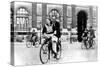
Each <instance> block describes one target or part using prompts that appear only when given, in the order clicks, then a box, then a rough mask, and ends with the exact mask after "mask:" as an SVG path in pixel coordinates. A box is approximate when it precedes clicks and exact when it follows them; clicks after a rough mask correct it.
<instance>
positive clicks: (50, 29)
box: [42, 19, 60, 58]
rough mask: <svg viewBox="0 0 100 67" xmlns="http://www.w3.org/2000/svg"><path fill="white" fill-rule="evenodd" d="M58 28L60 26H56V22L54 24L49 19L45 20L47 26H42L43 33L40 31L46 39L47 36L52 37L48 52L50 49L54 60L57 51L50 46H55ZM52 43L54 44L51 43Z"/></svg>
mask: <svg viewBox="0 0 100 67" xmlns="http://www.w3.org/2000/svg"><path fill="white" fill-rule="evenodd" d="M58 27H60V26H57V23H56V22H55V23H54V22H53V21H51V19H47V24H45V25H44V27H43V31H42V34H43V35H44V36H46V37H48V36H49V35H53V36H51V38H52V42H51V44H50V45H49V46H50V48H49V50H50V49H51V50H52V53H53V54H54V58H56V56H57V50H56V46H55V47H52V46H53V45H55V44H56V45H57V41H58V38H59V33H58V31H59V30H58V29H59V28H58ZM47 41H48V39H46V41H45V42H44V43H46V42H47ZM53 41H54V42H55V43H53Z"/></svg>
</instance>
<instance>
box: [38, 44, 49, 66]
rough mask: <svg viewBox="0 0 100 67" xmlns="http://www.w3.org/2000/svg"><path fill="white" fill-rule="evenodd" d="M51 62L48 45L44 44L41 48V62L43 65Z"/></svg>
mask: <svg viewBox="0 0 100 67" xmlns="http://www.w3.org/2000/svg"><path fill="white" fill-rule="evenodd" d="M48 60H49V49H48V44H43V45H42V46H41V48H40V61H41V63H42V64H46V63H47V62H48Z"/></svg>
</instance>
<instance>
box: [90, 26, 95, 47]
mask: <svg viewBox="0 0 100 67" xmlns="http://www.w3.org/2000/svg"><path fill="white" fill-rule="evenodd" d="M89 32H90V37H89V44H90V47H89V48H91V47H92V41H93V38H95V33H94V29H93V28H92V26H90V28H89Z"/></svg>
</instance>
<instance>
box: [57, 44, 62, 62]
mask: <svg viewBox="0 0 100 67" xmlns="http://www.w3.org/2000/svg"><path fill="white" fill-rule="evenodd" d="M57 48H58V49H57V57H56V59H57V60H59V59H60V58H61V53H62V47H61V43H58V45H57Z"/></svg>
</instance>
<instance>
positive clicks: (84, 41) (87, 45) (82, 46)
mask: <svg viewBox="0 0 100 67" xmlns="http://www.w3.org/2000/svg"><path fill="white" fill-rule="evenodd" d="M82 43H83V44H82V45H81V48H82V49H84V48H86V49H88V48H89V41H88V37H83V40H82Z"/></svg>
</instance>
